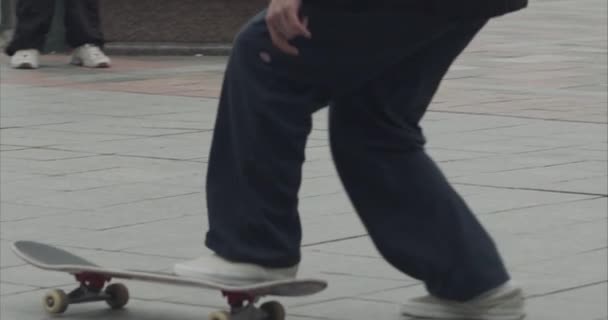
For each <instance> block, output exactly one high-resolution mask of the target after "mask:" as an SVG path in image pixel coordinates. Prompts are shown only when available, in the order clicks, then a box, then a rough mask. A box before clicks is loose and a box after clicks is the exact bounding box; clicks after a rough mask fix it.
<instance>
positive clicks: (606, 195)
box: [453, 182, 608, 200]
mask: <svg viewBox="0 0 608 320" xmlns="http://www.w3.org/2000/svg"><path fill="white" fill-rule="evenodd" d="M453 184H455V185H463V186H472V187H483V188H492V189H505V190H522V191H538V192H549V193H563V194H574V195H581V196H591V197H597V198H606V197H608V194H605V193H594V192H579V191H567V190H552V189H543V188H529V187H507V186H493V185H489V184H479V183H467V182H454V183H453ZM597 198H591V199H586V200H593V199H597Z"/></svg>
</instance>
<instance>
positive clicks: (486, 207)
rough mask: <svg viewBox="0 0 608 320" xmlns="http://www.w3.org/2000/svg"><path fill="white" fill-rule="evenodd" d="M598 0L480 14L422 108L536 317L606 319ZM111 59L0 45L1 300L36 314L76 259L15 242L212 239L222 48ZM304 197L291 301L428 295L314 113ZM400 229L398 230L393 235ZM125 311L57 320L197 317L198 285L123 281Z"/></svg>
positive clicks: (371, 302) (7, 310)
mask: <svg viewBox="0 0 608 320" xmlns="http://www.w3.org/2000/svg"><path fill="white" fill-rule="evenodd" d="M606 12H607V3H606V1H604V0H579V1H576V2H572V1H562V0H537V1H534V2H533V3H532V4H531V8H530V9H529V10H526V11H524V12H522V13H520V14H518V15H513V16H509V17H505V18H501V19H497V20H495V21H492V22H491V23H490V24H489V25H488V26H487V28H486V29H485V30H484V31H483V32H482V33H481V34H480V36H479V37H478V38H477V39H475V40H474V41H473V43H472V44H471V46H470V47H469V48H468V49H467V51H466V53H465V54H464V55H462V56H461V57H460V58H459V59H458V61H457V62H456V64H455V65H454V66H453V68H452V69H451V70H450V72H449V73H448V75H447V77H446V81H445V82H444V84H443V85H442V87H441V89H440V90H439V92H438V94H437V96H436V98H435V100H434V102H433V105H432V106H431V109H430V111H429V113H428V114H427V116H426V117H425V119H424V121H423V127H424V128H425V133H426V135H427V138H428V141H429V142H428V145H427V147H428V151H429V153H430V154H431V156H432V157H433V158H435V159H436V160H437V162H438V164H439V166H440V167H441V168H442V169H443V170H444V172H445V175H446V176H447V177H448V178H449V179H450V180H451V181H452V182H454V187H455V188H456V189H457V190H458V191H459V192H460V194H461V195H463V196H464V197H465V199H466V200H467V201H468V203H469V205H470V206H471V208H473V210H474V211H475V212H476V214H477V216H478V218H479V220H480V221H481V222H482V223H483V224H484V225H485V226H486V227H487V228H488V230H489V231H490V232H491V233H492V235H493V236H494V238H495V239H496V242H497V245H498V247H499V249H500V250H501V252H502V253H503V255H504V257H505V260H506V263H507V265H508V267H509V269H510V271H511V273H512V275H513V277H514V279H515V280H516V281H518V282H519V283H521V284H522V285H523V287H524V289H525V290H526V295H527V297H528V305H529V312H530V316H529V319H532V320H573V319H576V320H608V310H606V308H607V306H606V301H607V300H608V295H607V291H606V290H607V287H606V285H607V283H608V275H607V274H606V267H607V265H606V261H607V259H608V257H607V254H608V250H607V246H606V243H608V231H607V227H606V226H607V222H608V221H607V212H608V166H607V163H608V138H607V137H608V112H607V111H608V110H607V109H608V108H607V103H608V94H607V92H606V90H607V89H608V86H607V83H608V81H607V76H608V62H607V58H608V55H607V53H608V48H607V47H608V46H607V43H608V42H607V39H608V36H607V34H608V31H607V30H608V29H607V28H606V19H607V15H606ZM113 60H114V62H115V65H114V67H113V68H111V69H107V70H88V69H81V68H76V67H73V66H68V65H67V64H66V61H67V59H66V57H64V56H58V55H50V56H44V57H43V67H42V68H40V69H39V70H35V71H21V70H11V69H9V68H7V66H6V64H7V58H6V57H4V56H3V57H0V62H1V63H2V65H1V66H0V77H1V83H0V318H2V319H8V320H37V319H41V320H42V319H49V317H48V316H46V315H45V314H44V313H43V312H42V310H41V308H40V307H39V300H40V297H41V296H42V294H43V293H44V291H45V290H47V289H48V288H49V287H55V286H59V287H61V288H64V289H66V290H67V289H70V288H71V287H72V286H73V284H71V282H72V280H71V279H70V277H68V276H66V275H64V274H60V273H50V272H44V271H41V270H38V269H35V268H33V267H31V266H28V265H26V264H25V263H23V262H22V261H21V260H19V259H18V258H17V257H16V256H15V255H14V254H13V253H12V252H11V251H10V249H9V248H10V244H11V242H12V241H15V240H20V239H31V240H38V241H44V242H49V243H52V244H55V245H58V246H61V247H64V248H66V249H69V250H72V251H74V252H77V253H78V254H82V255H84V256H86V257H87V258H90V259H92V260H95V261H98V262H102V263H103V264H107V265H111V266H117V267H132V268H140V269H147V270H163V271H168V270H170V269H171V266H172V265H173V263H175V262H177V261H180V260H183V259H189V258H193V257H197V256H199V255H202V254H206V253H208V249H206V248H205V247H204V246H203V241H204V232H205V230H206V228H207V219H206V216H205V212H206V201H205V197H204V194H205V184H204V179H205V176H206V172H207V157H208V151H209V147H210V144H211V140H210V139H211V132H212V129H213V126H214V121H215V117H216V113H217V109H216V108H217V97H218V94H219V88H220V86H221V79H222V77H223V70H224V68H225V64H226V58H225V57H137V56H130V57H113ZM313 118H314V129H313V131H312V133H311V135H310V139H309V142H308V145H307V149H306V156H307V162H306V163H305V165H304V168H303V185H302V188H301V194H300V212H301V216H302V224H303V227H304V239H303V249H302V250H303V255H304V260H303V262H302V266H301V272H302V275H303V276H309V277H319V278H324V279H328V280H329V282H330V287H329V288H328V290H326V291H325V292H322V293H320V294H318V295H314V296H311V297H305V298H289V299H284V300H283V301H284V302H285V304H286V305H288V306H289V307H290V308H289V315H288V319H294V320H299V319H324V320H339V319H344V320H363V319H403V318H402V317H400V316H399V314H398V310H399V305H400V304H401V303H402V302H403V301H404V300H406V299H408V298H411V297H414V296H417V295H421V294H424V293H425V292H424V287H423V285H422V284H421V283H419V282H418V281H416V280H415V279H411V278H408V277H406V276H403V275H401V274H400V273H399V272H398V271H397V270H396V269H394V268H393V267H391V266H389V265H388V264H386V263H385V262H384V261H383V260H382V258H381V256H380V254H379V253H378V251H377V249H376V248H375V247H374V245H373V244H372V242H371V240H370V239H369V236H368V235H367V233H366V230H365V228H364V227H363V225H362V224H361V222H360V221H359V219H358V217H357V215H356V213H355V210H354V209H353V207H352V204H351V203H350V202H349V200H348V198H347V196H346V194H345V192H344V190H343V188H342V184H341V182H340V180H339V178H338V176H337V173H336V170H335V167H334V165H333V164H332V162H331V153H330V150H329V144H328V141H327V137H328V127H327V123H328V114H327V111H326V110H323V111H320V112H318V113H316V114H315V115H314V116H313ZM396 241H398V240H396ZM128 284H129V286H130V288H131V293H132V296H133V302H132V303H131V304H130V305H129V307H128V309H127V310H125V311H124V312H118V313H116V312H110V311H108V310H107V309H106V308H104V307H103V304H100V305H97V304H90V305H82V306H74V307H71V308H70V310H69V311H68V313H67V314H66V315H65V316H64V317H62V319H79V320H80V319H82V320H86V319H125V320H126V319H138V320H160V319H186V320H187V319H205V315H206V314H207V313H208V312H209V311H212V310H215V309H217V308H219V307H222V306H223V301H222V299H221V297H220V296H219V295H218V294H217V293H215V292H210V291H203V290H196V289H191V288H182V287H172V286H159V285H155V284H149V283H138V282H129V283H128Z"/></svg>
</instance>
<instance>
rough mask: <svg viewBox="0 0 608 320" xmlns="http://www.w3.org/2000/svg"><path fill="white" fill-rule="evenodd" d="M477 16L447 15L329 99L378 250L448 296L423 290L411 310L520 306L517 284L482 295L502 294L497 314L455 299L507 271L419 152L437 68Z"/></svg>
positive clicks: (444, 312) (459, 313) (360, 208)
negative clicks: (437, 29)
mask: <svg viewBox="0 0 608 320" xmlns="http://www.w3.org/2000/svg"><path fill="white" fill-rule="evenodd" d="M483 25H484V21H479V22H462V23H456V24H455V25H454V26H453V27H452V28H450V29H449V30H447V31H446V32H444V33H443V34H441V35H439V36H437V37H435V38H434V39H432V41H429V42H428V43H426V44H424V45H422V46H421V47H419V48H417V49H416V50H415V51H413V52H412V53H410V54H404V55H403V56H402V59H401V60H400V61H399V62H398V63H395V64H394V65H390V66H387V67H386V68H385V69H384V72H382V73H380V74H379V75H378V76H377V77H376V78H374V79H373V80H370V81H368V82H366V83H364V84H363V85H361V86H360V87H357V88H354V90H353V92H356V93H355V94H353V95H348V94H346V95H344V96H341V97H338V98H337V99H336V100H335V101H334V102H333V103H332V105H331V107H330V139H331V147H332V154H333V156H334V160H335V162H336V167H337V169H338V172H339V174H340V177H341V179H342V181H343V182H344V185H345V188H346V190H347V193H348V195H349V197H350V198H351V200H352V202H353V204H354V206H355V208H356V210H357V212H358V213H359V214H360V216H361V218H362V220H363V222H364V224H365V225H366V227H367V229H368V231H369V234H370V236H371V238H372V239H373V241H374V243H375V244H376V246H377V248H378V250H379V251H380V252H381V254H382V255H383V256H384V257H385V258H386V259H387V260H388V261H389V262H390V263H391V264H392V265H393V266H395V267H396V268H397V269H399V270H401V271H402V272H404V273H406V274H408V275H410V276H412V277H415V278H417V279H420V280H422V281H423V282H424V283H425V285H426V287H427V289H428V291H429V292H430V293H431V294H432V295H433V296H434V297H437V298H439V299H445V300H450V301H454V302H456V305H457V306H458V307H456V308H455V309H454V308H450V307H449V304H447V305H448V307H446V304H444V303H441V301H440V300H438V299H436V300H432V299H431V300H429V299H428V298H427V299H426V300H421V301H416V303H417V304H414V305H412V308H413V309H414V310H413V312H412V313H410V315H413V316H424V317H431V318H434V317H438V318H442V317H444V318H445V319H454V317H455V316H456V317H464V318H466V319H518V318H519V317H520V316H521V309H522V308H521V299H520V298H521V291H519V289H517V288H512V289H511V288H506V290H503V289H500V290H499V291H498V292H499V294H498V297H499V298H500V299H503V300H500V299H499V301H498V302H496V301H494V300H492V301H491V302H488V300H487V299H486V300H483V303H486V304H490V303H496V305H499V304H502V305H501V306H500V307H499V308H498V309H497V310H498V311H497V312H498V313H502V315H504V316H505V317H504V318H498V317H488V316H489V313H491V312H494V311H489V309H488V307H487V305H483V306H479V305H476V306H474V307H472V306H471V305H470V304H465V305H460V304H458V302H464V301H471V300H472V299H474V298H476V297H479V296H480V295H483V294H487V293H488V292H493V291H492V290H495V289H496V288H501V286H502V285H503V284H505V283H507V281H508V280H509V275H508V274H507V271H506V270H505V267H504V265H503V262H502V260H501V257H500V256H499V253H498V252H497V249H496V247H495V245H494V242H493V240H492V239H491V238H490V236H489V235H488V234H487V233H486V231H485V230H484V228H483V227H482V226H481V225H480V223H479V222H478V221H477V219H476V218H475V216H474V215H473V213H472V212H471V210H470V209H469V208H468V207H467V205H466V204H465V202H464V201H463V199H462V198H461V197H460V196H459V195H458V194H457V192H456V191H455V190H454V189H453V188H452V187H451V186H450V185H449V183H448V181H447V180H446V178H445V177H444V175H443V174H442V173H441V171H440V169H439V168H438V167H437V166H436V165H435V163H434V162H433V161H432V160H431V158H430V157H429V156H428V155H427V154H426V153H425V151H424V144H425V139H424V136H423V134H422V130H421V128H420V127H419V122H420V120H421V118H422V117H423V115H424V113H425V111H426V109H427V107H428V105H429V103H430V101H431V99H432V97H433V95H434V94H435V92H436V90H437V88H438V86H439V84H440V82H441V80H442V78H443V76H444V75H445V73H446V72H447V70H448V69H449V67H450V65H451V64H452V63H453V61H454V59H455V58H456V57H457V56H458V55H459V54H460V53H461V52H462V50H463V49H464V48H465V47H466V46H467V45H468V43H469V42H470V40H471V39H472V38H473V37H474V36H475V34H476V33H477V32H478V31H479V29H480V28H481V27H482V26H483ZM417 30H419V32H424V31H423V30H424V28H417ZM492 299H495V300H496V299H497V298H496V296H492ZM505 301H506V302H505ZM483 303H482V304H483ZM421 308H422V309H423V310H422V311H421V310H420V309H421ZM437 310H439V311H437ZM410 311H412V310H408V309H405V310H404V312H406V313H407V312H410ZM433 312H435V313H433ZM442 319H443V318H442Z"/></svg>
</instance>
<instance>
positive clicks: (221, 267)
mask: <svg viewBox="0 0 608 320" xmlns="http://www.w3.org/2000/svg"><path fill="white" fill-rule="evenodd" d="M173 271H174V272H175V274H176V275H178V276H183V277H189V278H198V279H203V280H210V281H215V282H220V283H223V284H229V285H247V284H252V283H256V282H265V281H275V280H288V279H293V278H295V277H296V274H297V273H298V266H294V267H291V268H282V269H273V268H265V267H261V266H258V265H254V264H249V263H236V262H231V261H228V260H226V259H224V258H222V257H220V256H218V255H209V256H205V257H201V258H198V259H195V260H192V261H187V262H182V263H178V264H176V265H175V266H174V267H173Z"/></svg>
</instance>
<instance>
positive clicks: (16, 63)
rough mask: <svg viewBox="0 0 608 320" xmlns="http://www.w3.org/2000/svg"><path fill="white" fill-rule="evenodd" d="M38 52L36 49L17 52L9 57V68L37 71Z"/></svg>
mask: <svg viewBox="0 0 608 320" xmlns="http://www.w3.org/2000/svg"><path fill="white" fill-rule="evenodd" d="M39 56H40V51H38V50H36V49H26V50H17V52H15V54H13V56H12V57H11V67H13V68H15V69H38V67H39V62H38V60H39Z"/></svg>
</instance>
